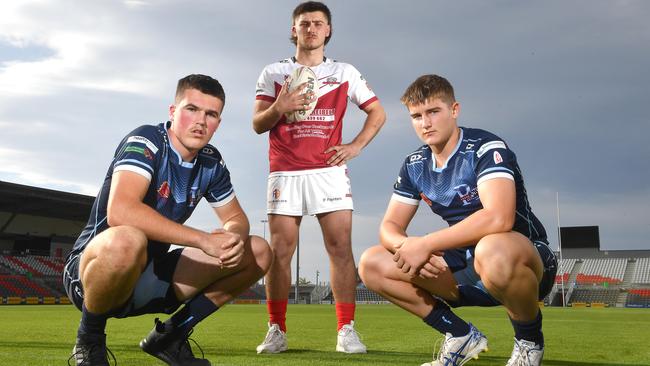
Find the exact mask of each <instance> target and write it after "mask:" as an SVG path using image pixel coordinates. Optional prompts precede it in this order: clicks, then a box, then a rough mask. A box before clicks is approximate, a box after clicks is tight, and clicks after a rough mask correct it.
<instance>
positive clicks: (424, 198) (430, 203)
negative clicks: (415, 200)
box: [420, 193, 433, 207]
mask: <svg viewBox="0 0 650 366" xmlns="http://www.w3.org/2000/svg"><path fill="white" fill-rule="evenodd" d="M420 198H422V201H424V202H425V203H426V204H427V205H429V207H431V206H432V205H433V202H431V200H430V199H429V197H427V196H426V195H425V194H424V193H420Z"/></svg>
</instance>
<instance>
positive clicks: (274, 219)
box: [257, 215, 302, 353]
mask: <svg viewBox="0 0 650 366" xmlns="http://www.w3.org/2000/svg"><path fill="white" fill-rule="evenodd" d="M301 221H302V216H286V215H269V228H270V231H271V248H272V249H273V256H274V259H273V264H272V265H271V268H270V269H269V271H268V272H267V274H266V307H267V311H268V313H269V331H268V332H267V334H266V337H265V339H264V341H263V342H262V344H260V345H259V346H258V347H257V353H278V352H282V351H285V350H286V349H287V342H286V334H285V333H286V331H287V326H286V313H287V303H288V296H289V288H290V287H291V258H292V257H293V253H294V252H295V251H296V245H297V244H298V232H299V229H300V222H301Z"/></svg>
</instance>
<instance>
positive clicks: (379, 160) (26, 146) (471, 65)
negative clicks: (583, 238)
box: [0, 0, 650, 282]
mask: <svg viewBox="0 0 650 366" xmlns="http://www.w3.org/2000/svg"><path fill="white" fill-rule="evenodd" d="M297 3H298V2H296V1H287V0H282V1H273V2H271V1H262V0H260V1H228V2H222V1H207V0H206V1H171V0H168V1H146V0H127V1H57V2H53V1H29V0H25V1H20V2H7V3H4V4H3V9H2V12H0V180H2V181H8V182H14V183H19V184H26V185H33V186H38V187H45V188H50V189H56V190H62V191H67V192H74V193H82V194H87V195H95V194H96V193H97V191H98V189H99V187H100V184H101V182H102V180H103V177H104V175H105V173H106V170H107V168H108V164H109V163H110V160H111V158H112V156H113V153H114V150H115V147H116V146H117V144H118V143H119V141H120V140H121V139H122V137H123V136H124V135H126V134H127V133H129V132H130V131H131V130H133V129H134V128H136V127H138V126H140V125H142V124H157V123H160V122H163V121H165V120H166V119H167V117H168V107H169V104H170V103H171V102H172V101H173V94H174V90H175V86H176V82H177V80H178V79H179V78H181V77H183V76H185V75H187V74H190V73H203V74H208V75H211V76H213V77H215V78H217V79H218V80H219V81H220V82H221V83H222V84H223V86H224V88H225V90H226V105H225V110H224V112H223V120H222V123H221V126H220V127H219V130H218V131H217V132H216V134H215V136H214V138H213V139H212V142H211V143H212V144H213V145H215V146H216V147H217V148H218V149H219V150H220V151H221V153H222V155H223V156H224V158H225V161H226V163H227V165H228V167H229V170H230V172H231V176H232V181H233V185H234V187H235V190H236V193H237V197H238V199H239V201H240V203H241V204H242V206H243V207H244V209H245V211H246V213H247V215H248V217H249V220H250V222H251V232H252V233H253V234H257V235H260V236H265V237H268V227H266V225H265V224H264V223H263V222H262V220H264V219H265V218H266V214H265V194H266V177H267V174H268V134H262V135H257V134H255V132H253V130H252V122H251V121H252V113H253V103H254V98H255V83H256V81H257V78H258V76H259V74H260V72H261V70H262V68H263V67H264V66H265V65H267V64H269V63H272V62H274V61H277V60H280V59H283V58H286V57H289V56H293V55H294V53H295V50H294V46H293V45H292V44H291V43H290V42H289V34H290V27H291V17H290V14H291V12H292V10H293V8H294V7H295V5H297ZM326 3H327V4H328V5H329V7H330V9H331V10H332V13H333V17H332V28H333V34H332V39H331V41H330V43H329V44H328V46H327V47H326V52H325V53H326V55H327V56H329V57H331V58H334V59H336V60H339V61H343V62H348V63H351V64H353V65H355V66H356V67H357V69H359V70H360V71H361V72H362V74H363V75H364V77H365V78H366V79H367V80H368V81H369V83H370V85H371V86H372V88H373V90H374V91H375V93H376V94H377V96H378V97H379V99H380V101H381V103H382V105H383V106H384V108H385V110H386V113H387V121H386V124H385V126H384V128H383V129H382V130H381V131H380V133H379V135H378V136H377V137H376V138H375V139H374V140H373V141H372V142H371V144H370V145H368V146H367V147H366V148H365V149H364V150H363V152H362V153H361V155H360V156H359V157H357V158H356V159H354V160H352V161H350V162H349V163H348V167H349V169H350V176H351V180H352V193H353V197H354V202H355V203H354V205H355V211H354V216H353V233H352V237H353V251H354V254H355V258H356V260H357V261H358V259H359V257H360V255H361V253H363V251H364V250H365V249H366V248H368V247H369V246H371V245H375V244H377V242H378V228H379V224H380V221H381V218H382V216H383V213H384V210H385V208H386V205H387V203H388V201H389V199H390V195H391V193H392V184H393V183H394V180H395V178H396V176H397V173H398V172H399V168H400V165H401V163H402V161H403V159H404V157H405V156H406V155H407V154H408V153H409V152H411V151H413V150H415V149H416V148H417V147H418V146H420V141H419V140H418V139H417V137H416V135H415V133H414V131H413V129H412V127H411V124H410V121H409V117H408V114H407V111H406V109H405V108H404V106H402V105H401V104H400V102H399V97H400V96H401V95H402V93H403V91H404V90H405V88H406V87H407V86H408V85H409V84H410V83H411V82H412V81H413V80H415V78H417V77H418V76H420V75H422V74H429V73H435V74H439V75H442V76H444V77H446V78H447V79H449V81H450V82H451V83H452V84H453V85H454V88H455V91H456V97H457V99H458V101H459V102H460V104H461V114H460V118H459V124H460V125H462V126H467V127H475V128H482V129H487V130H489V131H491V132H493V133H495V134H497V135H498V136H500V137H502V138H503V139H505V140H506V141H507V142H508V144H509V145H510V147H511V148H512V149H513V150H514V151H515V153H516V154H517V158H518V161H519V164H520V166H521V168H522V170H523V173H524V179H525V183H526V188H527V191H528V197H529V199H530V202H531V205H532V208H533V211H534V212H535V214H536V215H537V216H538V217H539V218H540V219H541V220H542V222H543V223H544V224H545V226H546V229H547V231H548V233H549V239H550V241H551V245H552V247H554V248H557V246H558V238H557V227H558V209H557V207H558V205H557V202H558V200H557V198H558V197H559V222H560V225H561V226H583V225H598V226H599V228H600V241H601V249H603V250H623V249H650V183H649V182H650V163H649V159H650V144H648V142H647V139H648V137H650V110H649V109H648V105H649V104H650V72H649V70H648V66H649V65H650V22H648V21H647V19H648V16H649V15H650V2H647V1H631V0H630V1H625V0H618V1H615V0H606V1H605V0H584V1H578V0H568V1H566V0H558V1H556V0H550V1H525V2H522V1H428V0H427V1H424V0H422V1H416V0H414V1H407V2H404V1H399V2H398V1H388V0H357V1H344V0H333V1H329V2H326ZM364 116H365V114H363V113H362V112H361V111H359V110H358V109H357V108H356V107H355V106H354V105H353V104H350V105H349V106H348V111H347V114H346V117H345V119H344V132H343V140H344V141H345V142H349V141H350V140H351V139H352V138H354V136H355V135H356V133H358V132H359V130H360V128H361V126H362V124H363V121H364ZM187 224H188V225H191V226H193V227H197V228H200V229H204V230H211V229H214V228H217V227H219V226H220V224H219V222H218V220H217V219H216V216H215V215H214V213H213V212H212V210H211V209H210V208H209V206H208V205H207V204H202V205H201V206H200V207H199V208H198V209H197V211H196V212H195V214H194V216H193V217H192V218H191V219H190V220H189V221H188V223H187ZM444 226H445V223H444V222H442V221H441V220H440V219H439V218H437V217H436V216H434V215H433V214H432V213H431V212H430V211H429V210H428V208H427V207H426V206H423V207H420V209H419V210H418V214H417V216H416V218H415V219H414V220H413V222H412V224H411V226H410V227H409V234H410V235H423V234H425V233H427V232H431V231H434V230H437V229H440V228H443V227H444ZM265 229H266V230H265ZM328 265H329V264H328V260H327V255H326V253H325V250H324V248H323V243H322V237H321V232H320V229H319V227H318V224H317V222H316V220H315V219H314V218H313V217H305V218H304V219H303V225H302V228H301V233H300V277H305V278H306V279H307V280H310V281H311V282H315V281H316V276H317V272H318V276H319V278H318V280H319V281H327V279H328V276H329V269H328ZM294 266H295V264H294Z"/></svg>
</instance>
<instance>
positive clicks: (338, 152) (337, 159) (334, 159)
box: [324, 143, 361, 166]
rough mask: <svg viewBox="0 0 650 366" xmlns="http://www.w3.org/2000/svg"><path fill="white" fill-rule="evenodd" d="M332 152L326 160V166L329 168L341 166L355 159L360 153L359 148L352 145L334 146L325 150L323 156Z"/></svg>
mask: <svg viewBox="0 0 650 366" xmlns="http://www.w3.org/2000/svg"><path fill="white" fill-rule="evenodd" d="M333 151H334V152H335V153H334V154H333V155H332V156H330V158H329V159H327V164H329V165H331V166H341V165H343V164H345V163H346V162H347V161H348V160H352V159H354V158H356V157H357V156H358V155H359V154H360V153H361V146H358V145H356V144H354V143H350V144H342V145H336V146H332V147H330V148H328V149H327V150H325V151H324V154H329V153H331V152H333Z"/></svg>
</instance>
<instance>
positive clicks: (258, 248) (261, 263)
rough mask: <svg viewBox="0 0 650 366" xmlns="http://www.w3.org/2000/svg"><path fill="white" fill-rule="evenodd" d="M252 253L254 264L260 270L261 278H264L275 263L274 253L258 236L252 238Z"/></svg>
mask: <svg viewBox="0 0 650 366" xmlns="http://www.w3.org/2000/svg"><path fill="white" fill-rule="evenodd" d="M250 241H251V252H252V255H253V258H252V259H253V263H255V264H256V266H257V267H259V269H260V276H263V275H264V274H265V273H266V272H268V270H269V268H271V264H272V263H273V251H272V250H271V247H270V246H269V243H268V242H267V241H266V240H264V239H262V238H260V237H259V236H256V235H251V236H250Z"/></svg>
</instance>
